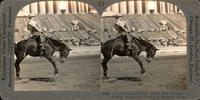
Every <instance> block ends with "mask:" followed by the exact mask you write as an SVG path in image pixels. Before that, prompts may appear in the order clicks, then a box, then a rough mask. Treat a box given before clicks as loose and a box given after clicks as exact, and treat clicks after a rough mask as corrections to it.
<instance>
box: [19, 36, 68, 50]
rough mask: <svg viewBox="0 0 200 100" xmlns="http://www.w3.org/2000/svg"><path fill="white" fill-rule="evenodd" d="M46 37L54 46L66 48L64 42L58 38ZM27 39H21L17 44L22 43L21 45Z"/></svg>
mask: <svg viewBox="0 0 200 100" xmlns="http://www.w3.org/2000/svg"><path fill="white" fill-rule="evenodd" d="M46 39H47V41H49V40H50V41H49V42H51V43H53V45H54V46H58V47H61V48H66V47H67V46H66V45H65V44H64V43H62V42H61V41H59V40H56V39H53V38H50V37H46ZM28 40H29V39H25V40H21V41H19V42H18V43H17V44H21V43H22V45H23V43H25V42H26V41H28Z"/></svg>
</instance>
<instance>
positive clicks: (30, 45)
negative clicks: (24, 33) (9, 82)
mask: <svg viewBox="0 0 200 100" xmlns="http://www.w3.org/2000/svg"><path fill="white" fill-rule="evenodd" d="M39 41H40V38H39V36H33V37H31V38H30V39H26V40H22V41H20V42H18V43H17V44H14V47H15V49H14V50H15V55H16V61H15V69H16V77H17V78H18V79H20V63H21V62H22V61H23V60H24V58H25V57H26V56H27V55H30V56H32V57H44V58H46V59H48V61H50V62H51V63H52V64H53V66H54V74H55V75H56V74H58V69H57V67H56V63H55V61H54V60H53V59H52V55H53V54H54V53H55V52H56V51H58V52H59V54H60V59H59V61H60V62H61V63H64V62H65V60H66V59H67V57H68V55H69V52H70V50H71V49H70V48H69V47H68V46H67V45H65V44H64V43H62V42H61V41H58V40H55V39H52V38H48V37H46V39H45V41H44V46H45V50H42V51H41V49H40V48H41V47H40V46H39V45H40V42H39Z"/></svg>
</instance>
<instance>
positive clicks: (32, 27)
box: [27, 16, 45, 51]
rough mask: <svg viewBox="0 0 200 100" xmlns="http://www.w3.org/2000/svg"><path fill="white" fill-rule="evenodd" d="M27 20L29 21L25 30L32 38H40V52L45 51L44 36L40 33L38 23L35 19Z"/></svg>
mask: <svg viewBox="0 0 200 100" xmlns="http://www.w3.org/2000/svg"><path fill="white" fill-rule="evenodd" d="M28 19H29V21H28V25H27V29H28V30H29V31H30V33H31V35H32V36H39V38H40V50H41V51H44V50H45V46H44V41H45V36H44V34H43V32H42V28H41V26H40V25H39V24H38V22H37V20H36V19H35V18H31V17H30V16H29V17H28Z"/></svg>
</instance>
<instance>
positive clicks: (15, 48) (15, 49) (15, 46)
mask: <svg viewBox="0 0 200 100" xmlns="http://www.w3.org/2000/svg"><path fill="white" fill-rule="evenodd" d="M16 51H17V44H16V43H15V42H14V52H15V53H16Z"/></svg>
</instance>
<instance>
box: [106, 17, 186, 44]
mask: <svg viewBox="0 0 200 100" xmlns="http://www.w3.org/2000/svg"><path fill="white" fill-rule="evenodd" d="M123 18H124V19H125V20H126V22H127V23H128V24H129V26H130V28H133V27H134V28H135V29H136V30H142V32H138V31H134V32H132V35H134V36H136V37H138V38H142V39H146V40H148V41H150V42H152V43H154V44H156V45H158V46H159V45H160V43H156V42H163V41H165V42H168V41H169V40H173V41H174V42H179V43H176V44H174V45H186V33H179V31H177V30H176V29H183V30H184V32H186V21H185V18H184V16H183V15H182V14H127V15H124V16H123ZM103 19H104V20H103V24H104V33H103V37H104V38H103V39H102V40H103V42H105V41H107V40H108V39H111V38H115V37H116V36H117V32H116V31H115V30H114V28H113V25H114V22H115V21H114V20H115V19H114V18H113V17H109V16H107V17H104V18H103ZM161 21H166V22H167V26H168V27H169V29H168V30H166V31H161V30H160V27H161V26H162V25H161V24H160V23H161ZM105 30H106V31H105ZM149 30H154V31H149Z"/></svg>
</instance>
